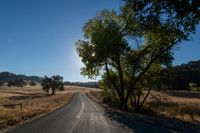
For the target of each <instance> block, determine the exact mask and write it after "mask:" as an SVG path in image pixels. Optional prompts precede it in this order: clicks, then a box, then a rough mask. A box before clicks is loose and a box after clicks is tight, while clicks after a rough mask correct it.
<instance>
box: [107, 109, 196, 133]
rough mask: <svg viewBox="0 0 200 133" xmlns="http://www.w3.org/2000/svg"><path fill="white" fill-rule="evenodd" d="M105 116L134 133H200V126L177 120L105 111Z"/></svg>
mask: <svg viewBox="0 0 200 133" xmlns="http://www.w3.org/2000/svg"><path fill="white" fill-rule="evenodd" d="M105 116H106V117H107V118H109V119H111V120H113V121H116V122H117V123H120V124H121V125H122V126H125V127H128V128H130V129H132V130H133V132H134V133H146V132H148V133H172V132H174V131H176V132H181V133H188V132H191V133H199V131H200V124H199V123H191V122H183V121H181V120H179V119H175V118H164V117H162V116H160V117H158V118H155V119H154V118H151V117H148V116H143V115H140V114H134V115H129V114H126V113H122V112H116V111H111V110H110V109H106V110H105Z"/></svg>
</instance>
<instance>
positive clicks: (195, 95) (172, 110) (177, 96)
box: [90, 91, 200, 123]
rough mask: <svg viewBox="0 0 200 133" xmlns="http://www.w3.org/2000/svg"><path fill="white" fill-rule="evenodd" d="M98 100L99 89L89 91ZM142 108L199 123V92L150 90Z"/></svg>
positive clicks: (100, 98) (99, 99) (168, 116)
mask: <svg viewBox="0 0 200 133" xmlns="http://www.w3.org/2000/svg"><path fill="white" fill-rule="evenodd" d="M90 94H91V95H92V96H94V98H96V99H97V100H98V101H99V102H103V97H102V96H101V92H100V91H99V92H98V91H91V92H90ZM144 109H145V110H146V111H147V112H150V115H152V113H153V114H154V115H155V116H156V117H159V116H164V117H167V118H176V119H179V120H182V121H187V122H188V121H189V122H196V123H200V93H199V92H190V91H166V92H158V91H151V93H150V95H149V98H148V99H147V101H146V104H145V105H144Z"/></svg>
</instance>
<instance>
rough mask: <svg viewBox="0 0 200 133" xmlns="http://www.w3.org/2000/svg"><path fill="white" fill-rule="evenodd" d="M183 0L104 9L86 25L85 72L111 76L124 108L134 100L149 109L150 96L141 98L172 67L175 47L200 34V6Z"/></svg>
mask: <svg viewBox="0 0 200 133" xmlns="http://www.w3.org/2000/svg"><path fill="white" fill-rule="evenodd" d="M180 1H181V2H182V4H180ZM180 1H174V0H162V1H160V0H125V3H124V5H123V6H122V7H121V11H120V13H119V14H117V13H116V12H115V11H109V10H103V11H101V12H99V13H98V14H97V15H96V16H95V17H93V18H91V19H90V20H89V21H88V22H87V23H86V24H85V26H84V27H83V32H84V39H83V40H78V41H77V42H76V48H77V53H78V54H79V56H80V57H81V59H82V62H83V63H84V65H85V66H84V67H83V68H82V69H81V74H83V75H85V76H88V77H89V78H95V77H96V76H97V75H100V74H103V75H105V76H103V78H104V79H103V80H105V79H106V83H107V84H108V86H107V88H109V90H112V91H114V92H115V93H116V95H117V96H118V98H119V101H120V102H119V106H120V108H121V109H127V102H128V100H129V99H130V98H131V97H133V99H134V101H133V102H134V103H135V105H134V106H135V109H139V108H140V107H141V106H142V105H143V103H144V101H145V100H146V98H147V96H148V94H149V93H147V95H146V96H145V97H144V99H143V100H141V97H140V96H141V95H142V94H143V93H142V91H143V90H146V89H147V90H148V92H150V90H151V83H152V82H155V79H156V75H157V74H158V73H159V72H160V71H161V69H162V68H163V67H168V66H170V65H171V61H172V59H173V52H172V49H173V47H174V46H175V45H178V44H180V42H182V41H184V40H190V39H191V36H190V35H191V34H192V33H195V29H196V25H197V24H198V23H199V20H200V15H199V14H200V9H199V2H198V1H197V0H193V1H192V0H191V1H187V0H180ZM152 76H153V77H154V79H152Z"/></svg>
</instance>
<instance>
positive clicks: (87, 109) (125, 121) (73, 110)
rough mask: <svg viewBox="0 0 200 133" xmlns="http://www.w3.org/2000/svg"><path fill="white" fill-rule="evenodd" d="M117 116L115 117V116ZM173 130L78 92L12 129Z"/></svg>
mask: <svg viewBox="0 0 200 133" xmlns="http://www.w3.org/2000/svg"><path fill="white" fill-rule="evenodd" d="M114 117H115V118H114ZM143 132H144V133H145V132H148V133H151V132H152V133H155V132H158V133H159V132H162V133H169V132H171V131H170V130H169V129H166V128H164V127H157V126H155V125H153V124H150V123H146V122H142V121H134V120H130V119H129V118H125V117H122V116H120V115H115V116H113V114H112V112H107V111H106V110H105V109H104V108H103V107H101V106H100V105H99V104H97V103H96V102H94V101H93V100H92V99H90V98H89V97H87V96H86V95H85V94H84V93H76V94H75V95H74V96H73V97H72V99H71V100H70V102H69V103H68V104H67V105H66V106H64V107H63V108H61V109H58V110H56V111H54V112H52V113H49V114H47V115H45V116H43V117H40V118H38V119H35V120H33V121H31V122H28V123H26V124H23V125H19V126H17V127H15V128H13V129H11V130H10V131H8V133H143Z"/></svg>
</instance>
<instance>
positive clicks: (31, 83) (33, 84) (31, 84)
mask: <svg viewBox="0 0 200 133" xmlns="http://www.w3.org/2000/svg"><path fill="white" fill-rule="evenodd" d="M29 85H30V86H35V85H37V84H36V83H35V82H33V81H31V82H30V83H29Z"/></svg>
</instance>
